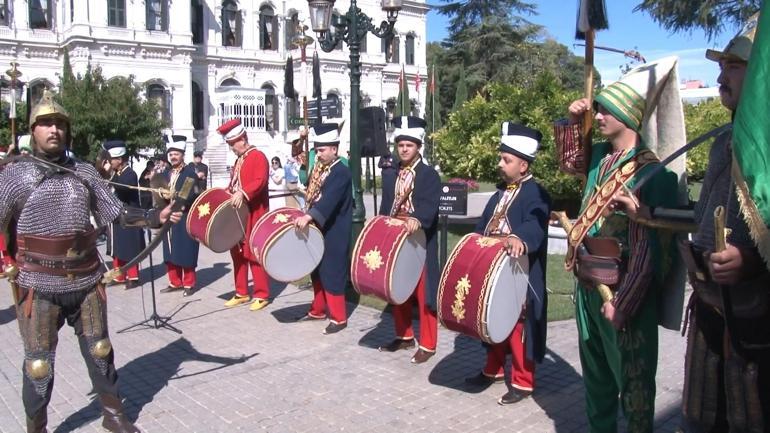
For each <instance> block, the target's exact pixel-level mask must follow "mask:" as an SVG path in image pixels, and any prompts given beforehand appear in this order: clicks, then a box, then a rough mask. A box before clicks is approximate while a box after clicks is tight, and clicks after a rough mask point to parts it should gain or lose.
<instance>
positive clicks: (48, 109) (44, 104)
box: [29, 89, 72, 147]
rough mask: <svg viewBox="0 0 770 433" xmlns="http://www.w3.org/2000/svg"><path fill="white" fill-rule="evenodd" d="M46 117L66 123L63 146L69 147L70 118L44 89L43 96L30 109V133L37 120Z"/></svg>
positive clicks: (70, 135) (70, 134) (70, 133)
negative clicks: (55, 118)
mask: <svg viewBox="0 0 770 433" xmlns="http://www.w3.org/2000/svg"><path fill="white" fill-rule="evenodd" d="M47 117H58V118H60V119H63V120H64V121H65V122H67V137H66V139H65V141H66V143H65V144H66V147H69V144H70V142H71V141H72V140H71V139H72V131H71V126H72V124H71V123H70V116H69V114H67V111H66V110H65V109H64V108H63V107H62V106H61V105H59V104H58V103H56V101H54V100H53V94H52V93H51V92H50V91H49V90H48V89H45V90H43V96H42V97H41V98H40V100H39V101H38V102H37V104H36V105H35V106H34V107H32V111H31V112H30V114H29V130H30V132H31V131H33V130H34V129H35V125H36V124H37V121H38V120H40V119H41V118H47Z"/></svg>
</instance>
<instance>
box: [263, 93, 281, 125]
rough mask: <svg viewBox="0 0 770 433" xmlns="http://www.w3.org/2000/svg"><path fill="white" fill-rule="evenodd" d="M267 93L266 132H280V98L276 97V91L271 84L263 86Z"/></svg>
mask: <svg viewBox="0 0 770 433" xmlns="http://www.w3.org/2000/svg"><path fill="white" fill-rule="evenodd" d="M262 90H264V91H265V120H266V123H265V130H267V131H268V132H272V131H278V130H279V124H278V98H276V97H275V89H274V88H273V86H271V85H270V84H264V85H262Z"/></svg>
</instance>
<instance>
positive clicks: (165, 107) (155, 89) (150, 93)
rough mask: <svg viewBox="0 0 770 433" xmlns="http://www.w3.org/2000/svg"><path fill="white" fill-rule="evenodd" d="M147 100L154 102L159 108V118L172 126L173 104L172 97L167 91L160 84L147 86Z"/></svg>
mask: <svg viewBox="0 0 770 433" xmlns="http://www.w3.org/2000/svg"><path fill="white" fill-rule="evenodd" d="M147 99H149V100H151V101H154V102H155V104H157V106H158V118H159V119H162V120H163V121H165V122H167V123H168V124H169V125H170V122H171V104H170V100H169V99H170V95H169V94H168V92H166V89H165V88H164V87H163V86H162V85H160V84H150V85H149V86H147Z"/></svg>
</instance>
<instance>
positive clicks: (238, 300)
mask: <svg viewBox="0 0 770 433" xmlns="http://www.w3.org/2000/svg"><path fill="white" fill-rule="evenodd" d="M250 300H251V298H249V297H248V296H238V295H235V296H233V297H232V298H230V300H229V301H227V302H225V307H237V306H238V305H241V304H245V303H247V302H249V301H250Z"/></svg>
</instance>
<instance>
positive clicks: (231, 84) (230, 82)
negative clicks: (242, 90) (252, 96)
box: [220, 78, 241, 87]
mask: <svg viewBox="0 0 770 433" xmlns="http://www.w3.org/2000/svg"><path fill="white" fill-rule="evenodd" d="M240 85H241V83H240V82H239V81H238V80H236V79H235V78H227V79H226V80H224V81H222V84H220V86H221V87H238V86H240Z"/></svg>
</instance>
